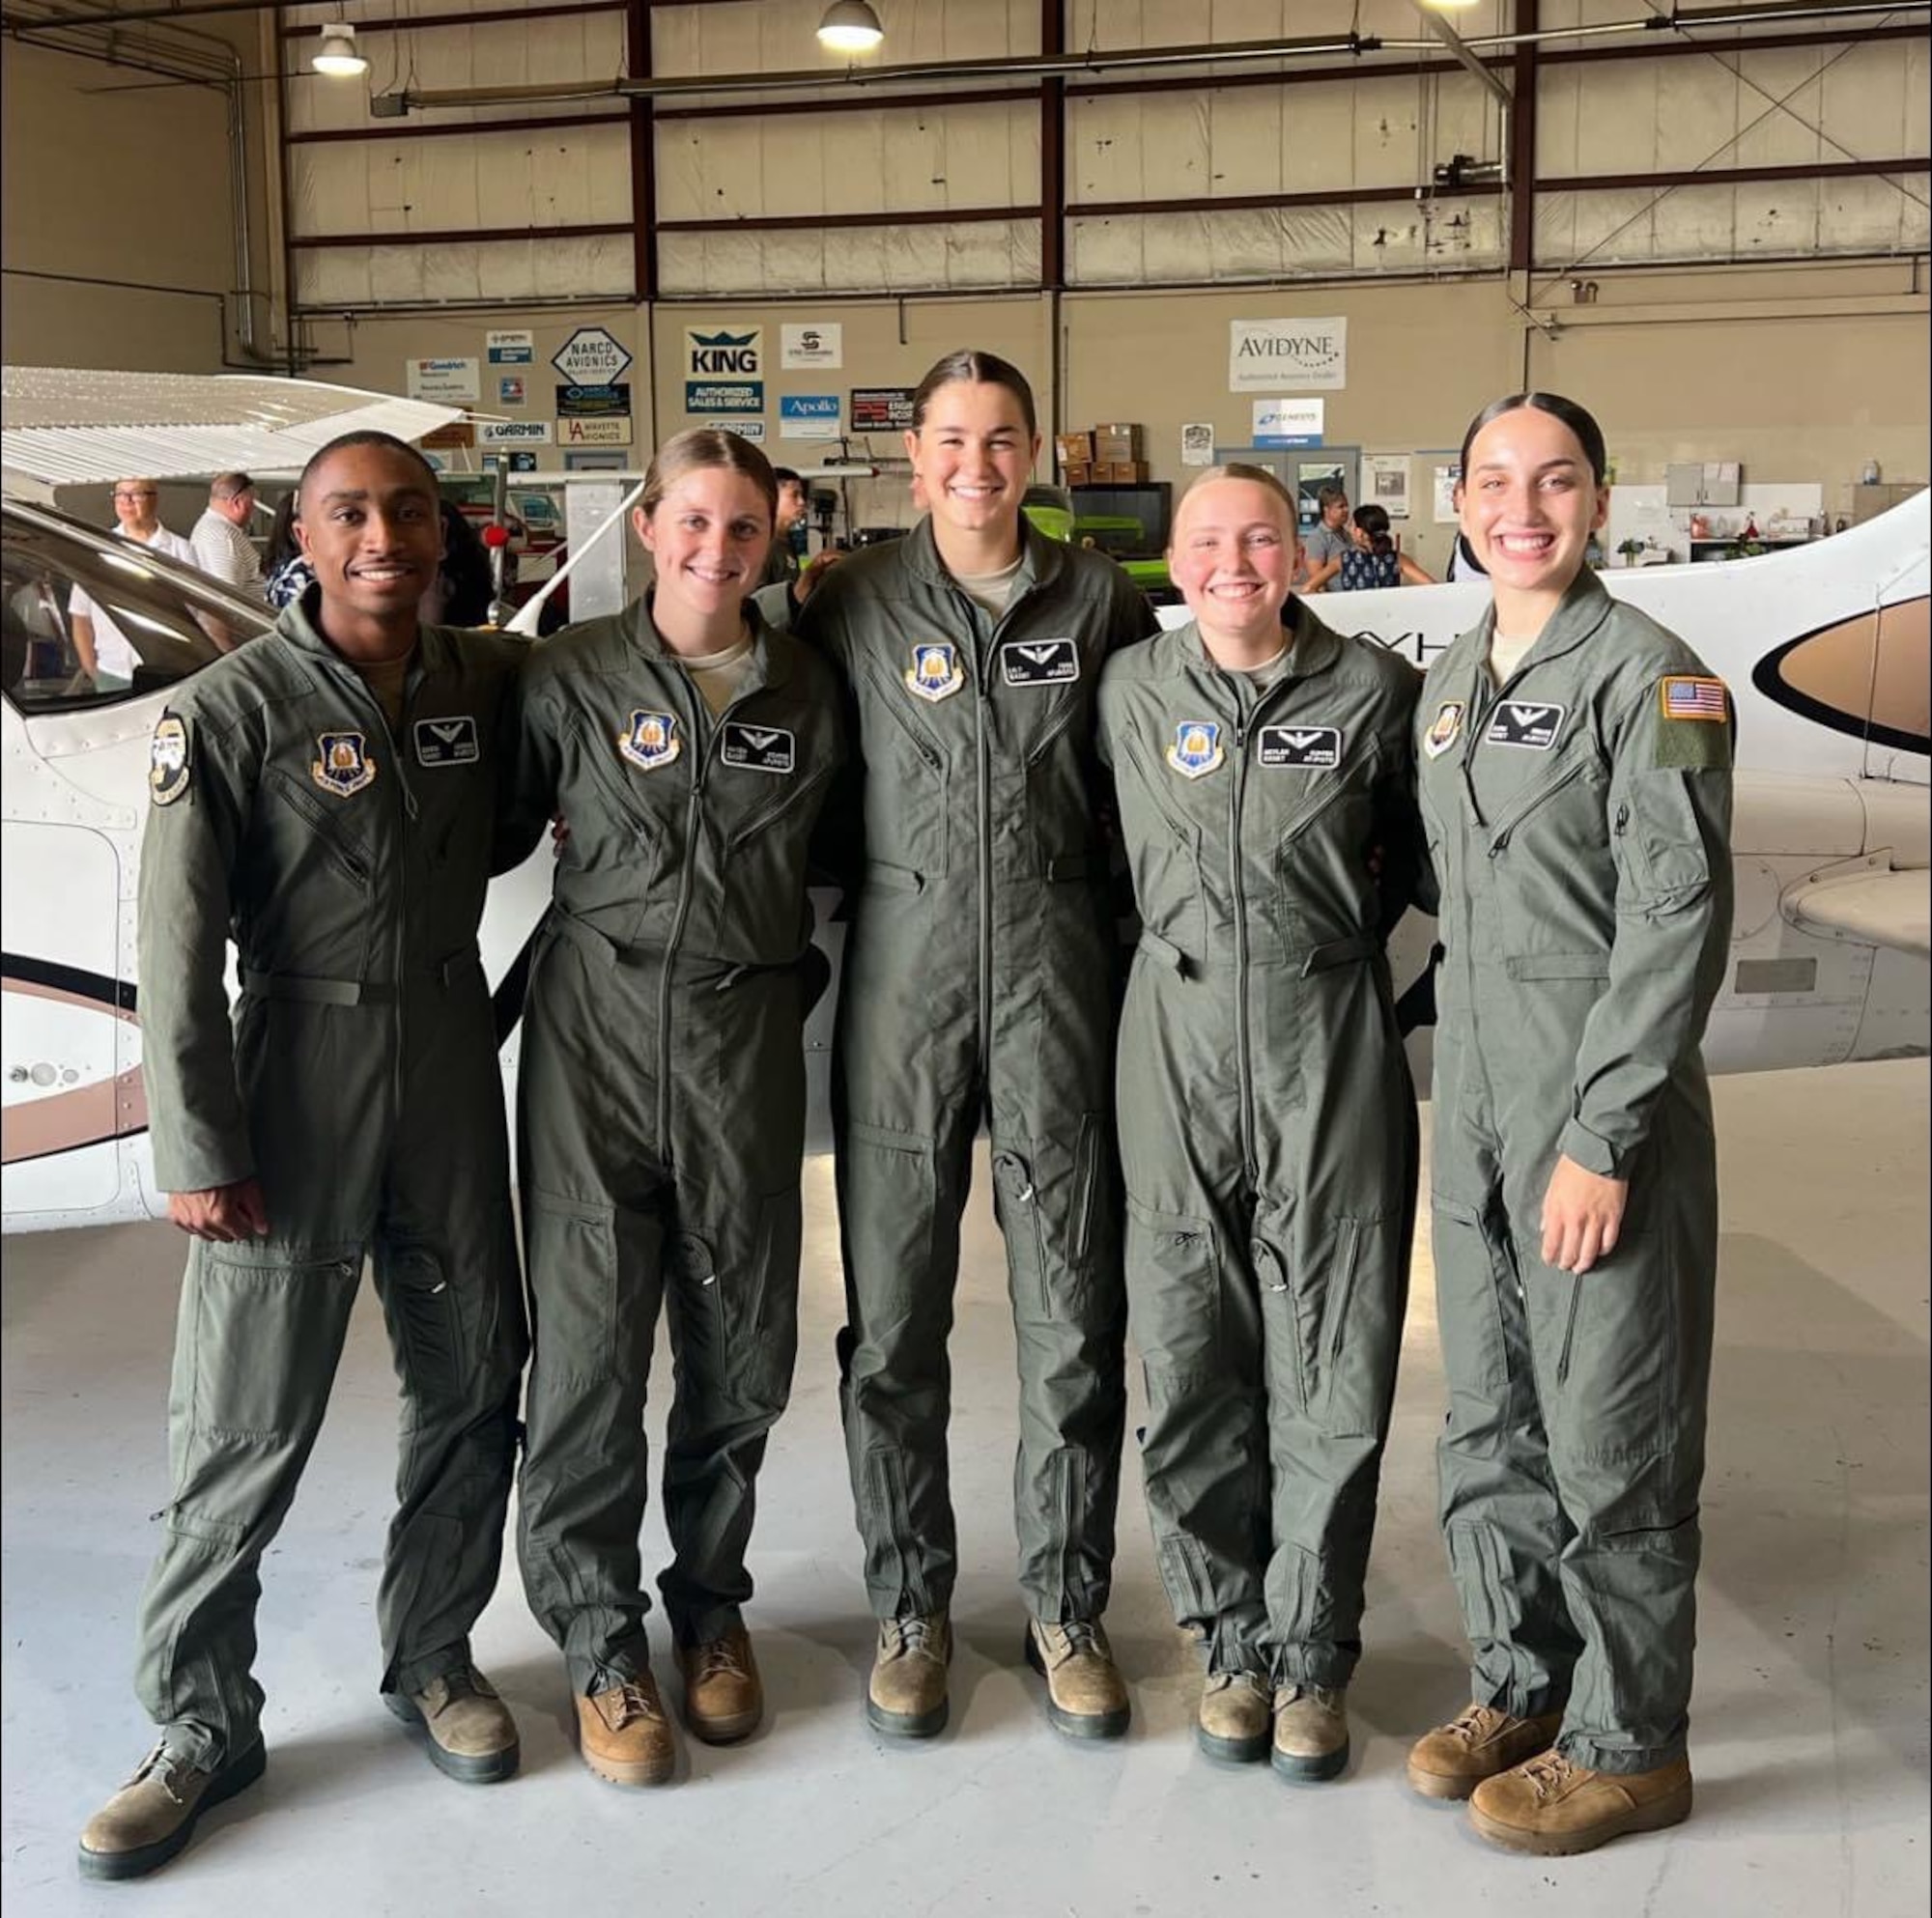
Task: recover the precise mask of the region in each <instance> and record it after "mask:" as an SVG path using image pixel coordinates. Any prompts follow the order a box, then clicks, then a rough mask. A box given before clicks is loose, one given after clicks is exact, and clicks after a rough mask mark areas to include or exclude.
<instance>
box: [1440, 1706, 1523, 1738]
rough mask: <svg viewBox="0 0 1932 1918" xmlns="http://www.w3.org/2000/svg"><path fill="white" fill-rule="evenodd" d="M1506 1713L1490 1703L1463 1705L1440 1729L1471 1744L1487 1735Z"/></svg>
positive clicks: (1500, 1722) (1505, 1716) (1501, 1720)
mask: <svg viewBox="0 0 1932 1918" xmlns="http://www.w3.org/2000/svg"><path fill="white" fill-rule="evenodd" d="M1508 1715H1509V1714H1508V1713H1507V1712H1503V1711H1498V1710H1497V1709H1496V1708H1495V1706H1492V1705H1471V1706H1464V1707H1463V1710H1461V1711H1460V1712H1458V1713H1457V1715H1456V1716H1455V1717H1454V1718H1452V1719H1451V1720H1450V1721H1449V1723H1448V1724H1447V1725H1445V1726H1443V1728H1442V1729H1443V1731H1444V1732H1445V1733H1447V1734H1448V1735H1449V1736H1450V1737H1452V1738H1460V1739H1461V1740H1462V1741H1463V1744H1465V1745H1471V1746H1473V1745H1475V1744H1477V1743H1479V1742H1480V1741H1481V1740H1482V1739H1484V1738H1487V1737H1489V1736H1490V1735H1491V1734H1492V1733H1493V1732H1494V1731H1495V1729H1496V1728H1497V1727H1498V1726H1499V1725H1501V1724H1502V1722H1503V1721H1504V1719H1505V1718H1507V1717H1508Z"/></svg>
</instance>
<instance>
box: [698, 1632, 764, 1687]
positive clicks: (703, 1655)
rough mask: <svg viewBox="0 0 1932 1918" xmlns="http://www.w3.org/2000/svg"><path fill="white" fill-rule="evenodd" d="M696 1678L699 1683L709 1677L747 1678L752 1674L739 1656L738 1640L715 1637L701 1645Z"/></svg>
mask: <svg viewBox="0 0 1932 1918" xmlns="http://www.w3.org/2000/svg"><path fill="white" fill-rule="evenodd" d="M696 1663H697V1672H696V1680H697V1682H698V1683H699V1684H702V1683H704V1682H705V1680H706V1679H709V1678H750V1677H751V1674H750V1673H749V1672H747V1671H746V1669H745V1661H744V1660H743V1659H742V1658H740V1657H739V1656H738V1647H737V1642H736V1641H735V1640H733V1639H728V1638H714V1639H712V1640H711V1641H710V1642H709V1643H708V1644H705V1645H700V1646H699V1647H698V1648H697V1653H696Z"/></svg>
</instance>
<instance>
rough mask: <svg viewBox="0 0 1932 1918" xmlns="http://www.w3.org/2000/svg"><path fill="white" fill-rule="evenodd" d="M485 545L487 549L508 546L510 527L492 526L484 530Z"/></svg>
mask: <svg viewBox="0 0 1932 1918" xmlns="http://www.w3.org/2000/svg"><path fill="white" fill-rule="evenodd" d="M483 544H484V545H485V546H487V547H498V546H508V545H509V544H510V529H509V527H508V526H498V525H496V524H491V525H488V526H485V527H484V528H483Z"/></svg>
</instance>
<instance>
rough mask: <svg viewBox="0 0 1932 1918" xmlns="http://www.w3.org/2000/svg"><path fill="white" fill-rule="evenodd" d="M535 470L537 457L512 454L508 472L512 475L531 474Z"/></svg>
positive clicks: (530, 454) (531, 454)
mask: <svg viewBox="0 0 1932 1918" xmlns="http://www.w3.org/2000/svg"><path fill="white" fill-rule="evenodd" d="M536 469H537V456H536V455H535V454H534V453H512V454H511V455H510V470H511V471H512V472H513V473H533V472H535V471H536Z"/></svg>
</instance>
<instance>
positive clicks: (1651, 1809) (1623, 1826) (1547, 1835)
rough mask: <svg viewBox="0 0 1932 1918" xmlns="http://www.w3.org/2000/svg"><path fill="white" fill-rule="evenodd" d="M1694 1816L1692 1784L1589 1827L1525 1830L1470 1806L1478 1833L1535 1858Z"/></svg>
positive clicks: (1566, 1853)
mask: <svg viewBox="0 0 1932 1918" xmlns="http://www.w3.org/2000/svg"><path fill="white" fill-rule="evenodd" d="M1689 1817H1690V1786H1689V1785H1688V1784H1687V1785H1685V1786H1683V1787H1681V1788H1680V1789H1679V1790H1677V1791H1671V1792H1667V1793H1665V1795H1664V1796H1663V1797H1662V1798H1659V1799H1658V1800H1657V1802H1656V1803H1655V1804H1650V1805H1638V1806H1635V1807H1634V1809H1633V1810H1631V1811H1629V1812H1627V1813H1625V1814H1624V1815H1623V1817H1621V1818H1616V1819H1605V1821H1604V1823H1602V1824H1599V1825H1593V1826H1591V1827H1590V1828H1589V1829H1588V1830H1585V1831H1556V1832H1543V1831H1523V1830H1521V1829H1520V1828H1519V1827H1518V1826H1516V1825H1510V1824H1501V1823H1499V1822H1498V1821H1497V1820H1496V1819H1492V1818H1486V1817H1485V1816H1484V1815H1483V1813H1481V1812H1480V1811H1478V1810H1477V1809H1476V1807H1475V1806H1474V1805H1471V1806H1470V1807H1469V1822H1470V1823H1471V1824H1472V1825H1474V1826H1475V1827H1476V1831H1477V1834H1478V1835H1479V1836H1480V1837H1482V1838H1485V1839H1487V1840H1488V1841H1489V1842H1490V1843H1491V1844H1492V1845H1493V1846H1495V1847H1497V1848H1498V1849H1499V1850H1502V1851H1516V1852H1520V1853H1522V1854H1523V1855H1524V1856H1526V1857H1533V1858H1574V1857H1576V1856H1577V1853H1578V1852H1582V1851H1594V1850H1595V1849H1596V1848H1597V1847H1598V1846H1600V1845H1607V1844H1608V1843H1609V1842H1610V1840H1611V1839H1613V1838H1628V1837H1629V1836H1630V1835H1631V1834H1632V1833H1633V1832H1639V1831H1663V1830H1666V1829H1667V1828H1668V1827H1669V1826H1671V1825H1674V1824H1682V1823H1683V1822H1684V1820H1685V1819H1688V1818H1689Z"/></svg>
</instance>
